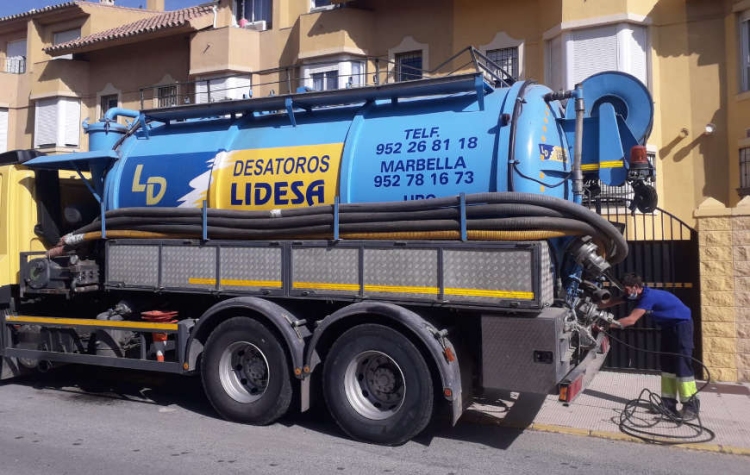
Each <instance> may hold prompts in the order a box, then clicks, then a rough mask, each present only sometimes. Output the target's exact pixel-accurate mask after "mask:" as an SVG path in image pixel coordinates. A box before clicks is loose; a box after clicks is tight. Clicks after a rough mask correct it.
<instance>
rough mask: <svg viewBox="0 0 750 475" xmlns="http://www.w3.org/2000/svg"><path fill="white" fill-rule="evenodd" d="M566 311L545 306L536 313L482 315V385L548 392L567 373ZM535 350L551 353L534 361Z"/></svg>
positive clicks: (504, 388)
mask: <svg viewBox="0 0 750 475" xmlns="http://www.w3.org/2000/svg"><path fill="white" fill-rule="evenodd" d="M564 315H565V311H564V310H563V309H560V308H546V309H545V310H543V311H542V313H541V314H539V315H537V316H536V317H525V318H524V317H503V316H488V315H483V316H482V361H483V362H484V364H483V365H482V386H484V387H485V388H492V389H503V390H507V391H518V392H531V393H542V394H547V393H549V392H550V391H552V390H554V389H555V386H556V384H557V383H558V382H559V381H560V380H561V379H562V378H563V377H564V376H565V375H566V374H567V373H568V371H569V370H570V364H569V362H568V357H567V356H568V355H567V347H568V339H567V337H564V336H563V334H562V328H563V317H564ZM534 352H545V353H547V354H549V353H551V354H552V362H551V363H543V362H535V361H534Z"/></svg>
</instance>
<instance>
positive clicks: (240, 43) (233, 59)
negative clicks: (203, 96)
mask: <svg viewBox="0 0 750 475" xmlns="http://www.w3.org/2000/svg"><path fill="white" fill-rule="evenodd" d="M261 34H262V33H261V32H260V31H258V30H254V29H250V28H247V29H246V28H237V27H231V26H227V27H224V28H218V29H215V30H206V31H200V32H198V33H197V34H196V35H195V36H194V37H193V39H192V40H191V41H190V76H208V75H213V74H218V73H222V72H226V71H234V72H251V71H257V70H259V69H261V65H260V35H261Z"/></svg>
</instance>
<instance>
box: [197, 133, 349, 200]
mask: <svg viewBox="0 0 750 475" xmlns="http://www.w3.org/2000/svg"><path fill="white" fill-rule="evenodd" d="M342 149H343V144H323V145H304V146H297V147H283V148H274V149H251V150H237V151H234V152H231V153H230V154H229V155H228V156H227V157H225V158H224V164H223V165H222V166H221V167H219V169H218V170H216V171H215V172H214V173H215V176H214V180H216V181H215V183H218V184H219V186H217V187H213V186H212V187H211V189H212V194H213V195H214V196H212V198H213V199H214V200H216V201H214V202H218V203H220V205H219V206H221V207H226V208H233V209H272V208H284V207H294V206H314V205H318V204H325V203H332V202H333V199H334V196H335V195H336V183H337V181H338V173H339V162H340V156H341V151H342ZM269 157H273V158H269Z"/></svg>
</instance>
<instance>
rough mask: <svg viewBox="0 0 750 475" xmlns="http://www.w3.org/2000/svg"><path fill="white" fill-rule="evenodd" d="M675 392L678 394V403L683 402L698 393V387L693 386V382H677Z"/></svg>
mask: <svg viewBox="0 0 750 475" xmlns="http://www.w3.org/2000/svg"><path fill="white" fill-rule="evenodd" d="M677 390H678V391H679V393H680V402H685V401H687V400H688V399H690V398H691V397H692V396H693V395H694V394H695V393H697V392H698V387H697V386H696V385H695V380H692V381H679V382H678V383H677Z"/></svg>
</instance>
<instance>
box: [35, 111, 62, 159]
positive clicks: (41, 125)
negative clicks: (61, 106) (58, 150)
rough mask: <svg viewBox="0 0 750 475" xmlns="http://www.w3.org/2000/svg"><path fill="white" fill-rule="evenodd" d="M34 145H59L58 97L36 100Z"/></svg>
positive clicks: (36, 146)
mask: <svg viewBox="0 0 750 475" xmlns="http://www.w3.org/2000/svg"><path fill="white" fill-rule="evenodd" d="M35 113H36V120H35V121H34V147H35V148H38V147H43V146H49V145H51V146H55V145H57V99H40V100H38V101H36V110H35Z"/></svg>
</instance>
